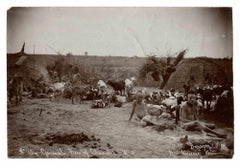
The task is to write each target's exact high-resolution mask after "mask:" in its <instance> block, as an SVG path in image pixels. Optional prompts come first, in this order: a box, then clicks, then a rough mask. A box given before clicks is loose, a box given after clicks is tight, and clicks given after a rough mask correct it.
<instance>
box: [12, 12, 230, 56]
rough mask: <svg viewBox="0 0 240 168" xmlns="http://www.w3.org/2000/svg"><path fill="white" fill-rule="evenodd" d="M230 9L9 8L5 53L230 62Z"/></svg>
mask: <svg viewBox="0 0 240 168" xmlns="http://www.w3.org/2000/svg"><path fill="white" fill-rule="evenodd" d="M232 38H233V37H232V15H231V8H230V9H226V8H198V7H195V8H166V7H159V8H156V7H155V8H133V7H132V8H120V7H118V8H103V7H101V8H93V7H91V8H54V7H52V8H12V9H11V10H9V11H8V14H7V52H8V53H14V52H18V51H20V49H21V47H22V44H23V43H24V42H26V46H25V52H27V53H33V46H35V53H43V54H55V53H54V51H53V50H52V49H51V48H53V49H54V50H56V51H59V52H60V53H62V54H66V53H68V52H71V53H72V54H74V55H79V54H84V52H85V51H87V52H88V54H89V55H112V56H134V55H137V56H145V55H147V54H150V53H154V54H156V55H166V54H172V53H175V52H177V51H180V50H181V49H185V48H188V49H189V51H188V53H187V57H196V56H209V57H220V58H223V57H227V56H230V57H232V55H233V51H232V50H233V47H232Z"/></svg>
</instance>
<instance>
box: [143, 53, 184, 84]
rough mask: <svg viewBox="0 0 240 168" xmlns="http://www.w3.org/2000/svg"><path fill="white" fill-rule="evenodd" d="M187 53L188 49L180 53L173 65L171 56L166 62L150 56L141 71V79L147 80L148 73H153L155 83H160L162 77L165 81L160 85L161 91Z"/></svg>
mask: <svg viewBox="0 0 240 168" xmlns="http://www.w3.org/2000/svg"><path fill="white" fill-rule="evenodd" d="M186 51H187V50H186V49H185V50H182V51H180V52H179V54H178V56H177V58H176V59H175V61H174V62H173V64H171V58H170V57H169V56H168V57H167V60H166V61H164V60H162V59H158V58H156V55H152V56H149V57H148V58H147V60H146V63H145V64H144V65H143V66H142V68H141V69H140V72H139V73H140V74H139V76H140V78H141V79H144V78H146V75H147V74H148V73H151V76H152V78H153V79H154V80H155V81H160V77H162V79H163V81H162V83H161V85H160V89H163V88H164V86H165V85H166V83H167V81H168V79H169V78H170V76H171V74H172V73H173V72H175V71H176V66H177V65H178V63H179V62H180V61H181V60H182V59H183V57H184V55H185V54H186Z"/></svg>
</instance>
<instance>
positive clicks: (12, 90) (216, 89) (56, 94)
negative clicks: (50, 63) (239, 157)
mask: <svg viewBox="0 0 240 168" xmlns="http://www.w3.org/2000/svg"><path fill="white" fill-rule="evenodd" d="M135 86H136V78H135V77H132V78H130V79H125V80H106V81H103V80H99V81H98V82H97V83H95V84H94V85H86V84H84V83H83V82H82V80H81V75H80V74H79V73H76V74H74V75H73V76H72V79H71V80H69V81H66V82H56V83H48V82H46V81H44V80H38V81H36V82H35V83H34V85H32V86H29V85H28V83H27V82H26V81H25V80H24V79H23V78H22V77H20V76H14V77H13V78H12V79H11V80H9V81H8V92H7V93H8V105H9V106H12V105H13V104H14V105H19V103H20V102H21V101H22V96H27V97H28V98H49V101H57V102H59V99H60V98H61V97H62V98H68V99H71V102H72V104H76V103H80V104H81V103H83V101H86V100H89V101H91V108H106V107H110V106H111V105H113V106H115V107H122V106H123V105H124V104H125V103H132V110H131V111H130V112H129V115H130V116H129V121H132V118H133V117H134V118H135V120H136V121H137V122H138V123H139V124H140V125H141V126H142V127H145V126H149V125H151V126H156V127H157V129H160V130H161V129H172V130H174V129H176V128H177V127H181V128H183V129H185V130H186V131H201V132H202V133H204V134H206V135H209V136H215V137H218V138H223V139H226V138H227V135H226V134H224V133H220V132H217V131H215V128H216V125H215V124H213V123H209V122H207V121H206V120H205V119H206V118H204V120H203V117H202V116H205V115H206V116H207V114H210V113H211V114H213V115H214V116H215V119H217V120H218V121H224V120H229V121H231V122H232V124H233V88H232V87H224V86H221V85H219V84H218V85H206V86H203V87H200V86H195V87H189V86H187V85H183V87H182V88H181V89H179V90H177V89H174V88H171V89H158V88H156V89H155V90H152V91H149V89H147V88H144V87H135ZM185 139H187V137H185ZM231 142H232V143H231V145H230V147H229V148H233V141H231Z"/></svg>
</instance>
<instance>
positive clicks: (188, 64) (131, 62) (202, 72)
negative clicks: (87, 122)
mask: <svg viewBox="0 0 240 168" xmlns="http://www.w3.org/2000/svg"><path fill="white" fill-rule="evenodd" d="M21 57H22V58H21ZM20 58H21V59H20ZM60 58H63V59H64V61H65V63H66V64H69V65H74V66H76V67H78V68H79V69H80V71H81V72H82V73H85V74H87V76H88V77H89V78H90V77H91V78H94V79H92V80H91V81H96V80H98V79H104V80H105V79H109V78H111V79H118V78H129V77H131V76H136V77H137V76H138V74H139V70H140V68H141V67H142V65H143V64H144V63H145V62H146V58H144V57H124V56H94V55H88V56H59V55H43V54H42V55H40V54H36V55H31V54H26V53H23V54H21V53H16V54H7V72H8V77H11V76H13V75H14V74H15V73H16V72H17V71H20V72H21V73H22V74H23V75H24V76H25V77H28V78H31V79H32V80H37V79H38V78H40V77H41V76H42V77H44V79H45V80H47V81H49V80H50V79H49V74H48V71H47V66H53V65H54V63H55V62H56V61H57V60H59V59H60ZM173 59H174V58H173ZM66 71H67V69H66ZM207 74H208V75H210V77H211V78H213V79H214V81H215V82H219V83H221V84H226V83H227V84H230V85H232V59H213V58H207V57H199V58H185V59H183V60H182V61H181V62H180V64H179V66H178V67H177V70H176V72H174V73H173V74H172V76H171V77H170V79H169V81H168V83H167V85H166V88H180V87H182V85H183V84H184V83H186V81H188V80H189V79H190V76H193V77H194V80H195V81H196V82H197V83H201V84H202V83H203V80H204V78H205V77H206V75H207ZM217 80H218V81H217ZM140 83H141V85H145V86H159V82H156V81H154V80H153V79H152V78H151V76H149V75H147V78H146V79H145V81H142V82H140Z"/></svg>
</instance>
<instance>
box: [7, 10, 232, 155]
mask: <svg viewBox="0 0 240 168" xmlns="http://www.w3.org/2000/svg"><path fill="white" fill-rule="evenodd" d="M232 12H233V10H232V8H231V7H11V8H9V9H8V10H7V25H6V26H7V32H6V33H7V53H6V55H5V56H6V59H7V70H6V71H7V99H6V100H7V102H6V104H7V105H6V106H7V155H8V156H7V157H8V158H84V159H88V158H94V159H95V158H104V159H105V158H116V159H126V158H128V159H133V158H147V159H152V158H167V159H173V158H175V159H176V158H177V159H189V158H193V159H210V158H218V159H232V158H233V156H234V103H233V98H234V91H233V90H234V88H233V17H232Z"/></svg>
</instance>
